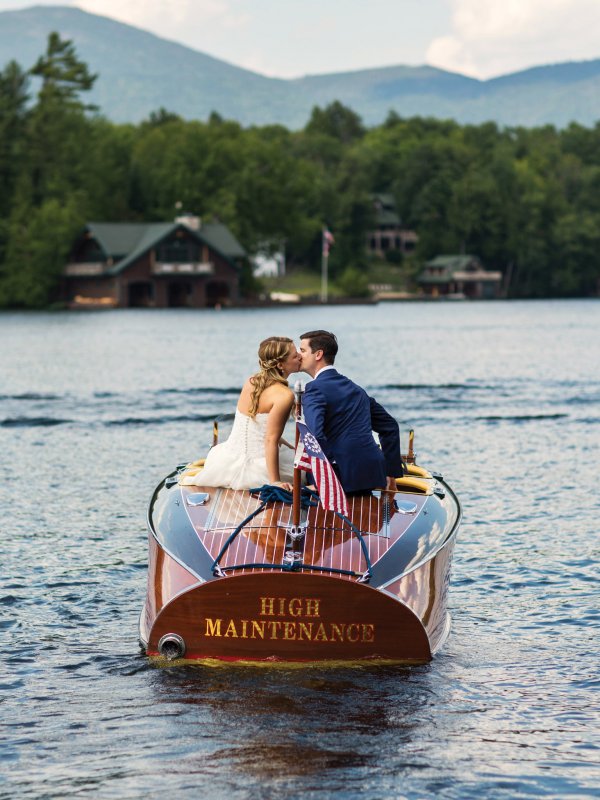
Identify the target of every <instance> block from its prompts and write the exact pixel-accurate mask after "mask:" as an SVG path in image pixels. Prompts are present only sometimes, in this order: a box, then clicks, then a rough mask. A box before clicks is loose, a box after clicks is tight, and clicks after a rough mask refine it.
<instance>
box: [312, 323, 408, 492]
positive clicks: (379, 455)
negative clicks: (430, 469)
mask: <svg viewBox="0 0 600 800" xmlns="http://www.w3.org/2000/svg"><path fill="white" fill-rule="evenodd" d="M337 351H338V344H337V339H336V338H335V336H334V334H333V333H329V332H328V331H309V332H308V333H303V334H302V336H301V337H300V355H301V356H302V365H301V368H302V370H303V371H304V372H308V374H309V375H310V376H311V377H312V378H314V380H312V381H310V382H309V383H307V385H306V387H305V389H304V399H303V411H304V419H305V420H306V424H307V426H308V428H309V430H310V431H311V433H313V434H314V436H315V437H316V438H317V440H318V442H319V444H320V445H321V447H322V448H323V452H324V453H325V455H326V456H327V458H328V459H329V461H330V462H331V463H332V464H334V466H335V469H336V471H337V473H338V476H339V479H340V482H341V484H342V487H343V489H344V491H345V492H346V493H348V492H350V493H353V492H366V491H368V490H370V489H376V488H382V487H387V488H388V489H393V490H395V489H396V482H395V478H396V477H400V476H401V475H402V474H403V468H402V459H401V457H400V434H399V430H398V423H397V422H396V420H395V419H394V418H393V417H391V416H390V415H389V414H388V412H387V411H386V410H385V409H384V408H383V406H380V405H379V403H377V402H376V401H375V400H374V399H373V398H372V397H369V396H368V395H367V393H366V392H365V390H364V389H362V388H361V387H360V386H357V385H356V384H355V383H353V382H352V381H351V380H349V378H346V377H344V376H343V375H340V373H339V372H338V371H337V370H336V369H335V368H334V366H333V363H334V361H335V356H336V354H337ZM372 431H376V432H377V433H378V434H379V441H380V442H381V448H382V449H381V450H380V449H379V447H378V446H377V444H376V443H375V440H374V439H373V433H372Z"/></svg>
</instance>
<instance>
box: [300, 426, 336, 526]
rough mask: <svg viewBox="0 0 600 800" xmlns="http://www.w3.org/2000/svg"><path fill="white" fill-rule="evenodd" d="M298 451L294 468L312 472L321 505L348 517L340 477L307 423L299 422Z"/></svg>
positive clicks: (327, 509)
mask: <svg viewBox="0 0 600 800" xmlns="http://www.w3.org/2000/svg"><path fill="white" fill-rule="evenodd" d="M296 424H297V425H298V431H299V434H300V438H299V439H298V449H297V450H296V458H295V459H294V466H295V467H297V468H298V469H302V470H304V471H305V472H312V474H313V477H314V479H315V483H316V484H317V491H318V492H319V497H320V498H321V505H322V506H323V508H324V509H325V510H326V511H337V512H338V513H340V514H343V515H344V516H345V517H347V516H348V500H347V498H346V495H345V494H344V490H343V489H342V484H341V483H340V482H339V480H338V476H337V475H336V474H335V472H334V471H333V467H332V466H331V464H330V463H329V461H328V460H327V458H326V457H325V453H324V452H323V451H322V450H321V446H320V445H319V443H318V442H317V440H316V439H315V437H314V436H313V435H312V433H311V432H310V431H309V430H308V428H307V427H306V423H304V422H301V421H298V422H297V423H296Z"/></svg>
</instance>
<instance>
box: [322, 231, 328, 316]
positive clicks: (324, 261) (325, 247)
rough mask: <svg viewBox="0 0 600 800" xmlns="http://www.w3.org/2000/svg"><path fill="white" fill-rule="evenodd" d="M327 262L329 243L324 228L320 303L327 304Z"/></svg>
mask: <svg viewBox="0 0 600 800" xmlns="http://www.w3.org/2000/svg"><path fill="white" fill-rule="evenodd" d="M328 261H329V242H328V241H326V239H325V228H323V230H322V231H321V302H322V303H326V302H327V294H328V287H327V278H328V275H327V267H328Z"/></svg>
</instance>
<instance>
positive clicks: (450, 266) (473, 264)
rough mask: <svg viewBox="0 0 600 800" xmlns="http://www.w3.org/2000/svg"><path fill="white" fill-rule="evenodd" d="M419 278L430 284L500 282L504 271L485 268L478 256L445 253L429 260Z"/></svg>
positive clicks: (422, 281) (421, 281)
mask: <svg viewBox="0 0 600 800" xmlns="http://www.w3.org/2000/svg"><path fill="white" fill-rule="evenodd" d="M433 270H435V271H433ZM417 280H418V282H419V283H428V284H444V283H448V282H449V281H451V280H456V281H463V282H466V283H469V282H476V281H485V282H490V283H499V282H500V281H501V280H502V273H500V272H490V271H488V270H486V269H484V268H483V266H482V265H481V262H480V261H479V258H478V257H477V256H472V255H462V254H459V255H443V256H436V257H435V258H433V259H432V260H431V261H428V262H427V263H426V264H425V269H424V270H423V271H422V272H421V274H420V275H419V277H418V279H417Z"/></svg>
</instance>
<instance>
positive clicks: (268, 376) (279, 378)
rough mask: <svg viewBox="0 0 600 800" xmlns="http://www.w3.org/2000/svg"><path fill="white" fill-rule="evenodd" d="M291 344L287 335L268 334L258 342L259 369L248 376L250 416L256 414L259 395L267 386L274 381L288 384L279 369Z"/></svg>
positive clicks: (292, 343)
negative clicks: (250, 393)
mask: <svg viewBox="0 0 600 800" xmlns="http://www.w3.org/2000/svg"><path fill="white" fill-rule="evenodd" d="M293 345H294V342H293V341H292V339H288V337H287V336H269V338H268V339H265V340H264V341H262V342H261V343H260V345H259V347H258V364H259V366H260V371H259V372H257V373H256V375H253V376H252V377H251V378H250V383H251V384H252V397H251V399H250V410H249V414H250V416H251V417H255V416H256V414H257V412H258V403H259V400H260V396H261V394H262V393H263V392H264V390H265V389H266V388H267V387H268V386H272V385H273V384H274V383H282V384H283V385H284V386H287V385H288V382H287V378H286V377H284V375H283V374H282V373H281V371H280V365H281V362H282V361H285V359H286V358H287V357H288V355H289V352H290V349H291V347H292V346H293Z"/></svg>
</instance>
